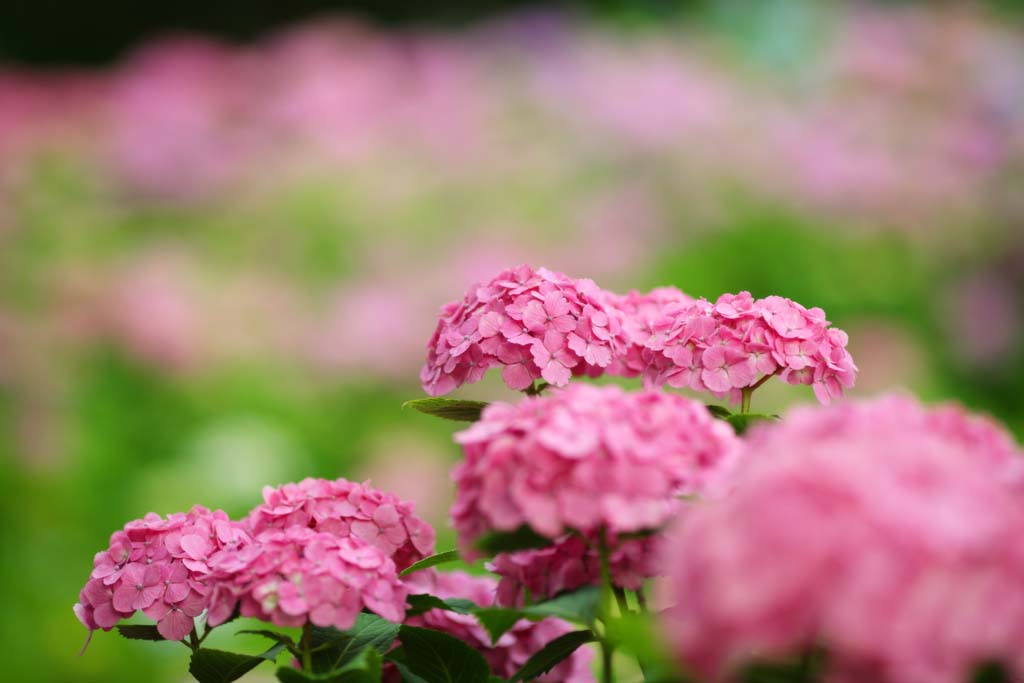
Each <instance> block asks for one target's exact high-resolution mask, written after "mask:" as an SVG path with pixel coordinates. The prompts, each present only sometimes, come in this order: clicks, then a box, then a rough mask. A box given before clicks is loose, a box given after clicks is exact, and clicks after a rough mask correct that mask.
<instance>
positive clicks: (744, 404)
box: [740, 370, 778, 413]
mask: <svg viewBox="0 0 1024 683" xmlns="http://www.w3.org/2000/svg"><path fill="white" fill-rule="evenodd" d="M777 374H778V371H777V370H776V371H775V372H773V373H771V374H770V375H765V376H764V377H762V378H761V379H759V380H757V381H756V382H754V383H753V384H751V385H750V386H749V387H746V388H744V389H742V394H743V398H742V400H741V403H740V412H741V413H749V412H750V397H751V396H753V395H754V391H756V390H757V388H758V387H759V386H761V385H762V384H764V383H765V382H767V381H768V380H770V379H771V378H772V377H774V376H775V375H777Z"/></svg>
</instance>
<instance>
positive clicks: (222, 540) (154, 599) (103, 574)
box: [75, 506, 252, 640]
mask: <svg viewBox="0 0 1024 683" xmlns="http://www.w3.org/2000/svg"><path fill="white" fill-rule="evenodd" d="M251 541H252V539H251V537H250V536H249V534H248V533H247V532H246V530H245V529H244V528H243V526H242V525H241V524H239V523H238V522H232V521H231V520H229V519H228V516H227V514H226V513H224V512H222V511H220V510H217V511H215V512H211V511H210V510H207V509H206V508H203V507H200V506H196V507H194V508H192V510H191V511H189V512H187V513H177V514H172V515H168V516H167V518H166V519H164V518H163V517H160V516H159V515H156V514H153V513H150V514H148V515H146V516H145V517H143V518H142V519H138V520H135V521H132V522H129V523H128V524H126V525H125V526H124V528H123V529H122V530H121V531H117V532H114V534H112V535H111V537H110V545H109V547H108V548H107V549H106V550H104V551H102V552H99V553H97V554H96V557H95V559H94V560H93V570H92V573H91V574H90V578H89V581H88V582H87V583H86V584H85V587H84V588H83V589H82V591H81V593H80V595H79V602H78V604H76V605H75V614H76V615H77V616H78V618H79V620H80V621H81V622H82V623H83V624H84V625H85V627H86V628H88V629H89V630H90V631H93V630H96V629H103V630H105V631H109V630H110V629H112V628H113V627H114V625H115V624H117V623H118V622H119V621H121V620H122V619H127V618H129V617H130V616H132V615H133V614H134V613H135V612H136V611H140V610H141V611H142V612H144V613H145V614H146V615H147V616H149V617H150V618H151V619H153V620H155V621H156V623H157V629H158V630H159V632H160V635H162V636H163V637H164V638H166V639H168V640H180V639H182V638H184V637H185V636H187V635H188V634H189V633H190V632H191V631H192V627H193V623H194V618H195V617H197V616H199V614H200V613H202V611H203V610H204V609H206V607H207V604H208V602H209V594H210V590H211V585H210V579H211V572H212V569H211V567H210V564H209V561H210V557H211V556H212V555H214V554H217V553H223V552H236V551H240V550H242V549H244V548H246V547H248V546H249V545H250V544H251Z"/></svg>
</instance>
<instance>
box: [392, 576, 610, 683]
mask: <svg viewBox="0 0 1024 683" xmlns="http://www.w3.org/2000/svg"><path fill="white" fill-rule="evenodd" d="M406 582H407V583H408V584H409V587H410V592H413V593H429V594H431V595H436V596H437V597H439V598H442V599H445V600H447V599H451V598H464V599H467V600H472V601H473V602H474V603H476V604H477V605H478V606H480V607H490V606H492V605H494V602H495V600H494V597H495V590H496V582H495V580H494V579H492V578H490V577H487V576H470V575H469V574H466V573H465V572H444V573H441V572H435V571H433V570H425V571H422V572H417V573H416V574H413V575H411V576H410V577H409V578H408V579H407V580H406ZM405 623H406V624H409V625H411V626H420V627H424V628H431V629H434V630H437V631H442V632H444V633H448V634H449V635H452V636H455V637H456V638H458V639H459V640H461V641H462V642H464V643H466V644H468V645H470V646H472V647H474V648H475V649H477V650H479V651H480V653H481V654H483V656H484V658H485V659H486V660H487V662H488V664H490V667H491V672H492V673H493V674H494V675H495V676H499V677H501V678H504V679H511V678H512V677H513V676H514V675H515V673H516V672H517V671H519V669H520V668H521V667H522V666H523V665H524V664H525V663H526V661H527V660H528V659H529V658H530V657H531V656H532V655H533V654H535V653H537V652H539V651H540V649H541V648H543V647H544V646H545V645H547V644H548V643H549V642H551V641H552V640H554V639H555V638H558V637H559V636H563V635H565V634H566V633H569V632H571V631H573V630H575V629H574V628H573V627H572V625H570V624H569V623H567V622H565V621H562V620H561V619H555V618H548V619H543V620H541V621H538V622H533V621H528V620H526V619H522V620H520V621H518V622H516V623H515V625H513V626H512V628H510V629H509V630H508V631H506V632H505V633H504V634H502V636H501V637H500V638H499V639H498V641H497V642H496V643H492V642H491V637H490V635H489V634H488V633H487V631H486V630H485V629H484V628H483V626H481V625H480V622H479V621H477V618H476V617H474V616H472V615H468V614H459V613H456V612H450V611H447V610H441V609H435V610H430V611H428V612H424V613H423V614H421V615H417V616H413V617H409V618H408V619H406V621H405ZM592 657H593V652H592V651H591V650H589V649H588V648H580V649H578V650H576V651H575V652H574V653H573V654H572V655H571V656H570V657H568V658H567V659H565V660H564V661H562V662H560V663H559V664H557V665H556V666H555V667H554V668H552V669H551V671H549V672H548V673H546V674H544V675H542V676H540V677H539V678H536V679H533V680H536V681H539V683H593V680H594V677H593V673H592V672H591V665H590V661H591V659H592ZM397 673H398V672H397V671H393V672H392V673H391V675H390V678H385V680H386V681H388V682H389V683H398V681H400V680H401V679H400V677H399V676H398V675H397Z"/></svg>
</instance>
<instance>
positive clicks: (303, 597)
mask: <svg viewBox="0 0 1024 683" xmlns="http://www.w3.org/2000/svg"><path fill="white" fill-rule="evenodd" d="M211 565H212V566H213V568H214V570H215V572H216V582H215V584H214V590H213V594H212V596H211V598H210V612H209V616H208V623H209V624H210V625H211V626H216V625H218V624H220V623H223V622H224V621H226V620H227V619H228V618H229V617H230V616H231V615H232V614H233V613H234V611H235V609H236V608H237V609H238V610H239V612H240V613H241V615H242V616H245V617H256V618H258V619H261V620H263V621H269V622H270V623H272V624H276V625H278V626H302V625H303V624H305V623H306V622H307V621H309V622H310V623H312V624H314V625H316V626H334V627H335V628H339V629H347V628H351V627H352V625H353V624H354V623H355V619H356V615H357V614H359V612H361V611H362V610H363V608H364V607H365V608H366V609H369V610H371V611H373V612H376V613H377V614H379V615H380V616H382V617H384V618H385V619H390V620H392V621H401V620H402V618H403V617H404V616H405V597H406V589H405V587H404V586H403V585H402V583H401V582H400V581H399V580H398V574H397V570H396V569H395V563H394V562H393V561H392V560H391V558H389V557H388V556H387V555H386V554H385V553H384V552H383V551H381V550H380V549H379V548H377V547H376V546H373V545H371V544H370V543H368V542H366V541H364V540H362V539H360V538H357V537H339V536H336V535H334V534H331V533H328V532H320V531H314V530H313V529H310V528H308V527H306V526H290V527H287V528H285V529H280V530H279V529H271V530H268V531H264V532H263V533H261V534H260V535H259V536H257V537H256V543H255V544H253V545H251V546H248V547H247V548H244V549H242V550H241V551H240V552H222V553H218V554H217V555H215V556H214V557H213V558H212V560H211Z"/></svg>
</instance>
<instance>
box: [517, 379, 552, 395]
mask: <svg viewBox="0 0 1024 683" xmlns="http://www.w3.org/2000/svg"><path fill="white" fill-rule="evenodd" d="M549 386H551V385H550V384H548V383H547V382H540V383H539V384H531V385H530V386H528V387H526V388H525V389H523V393H524V394H526V395H527V396H540V395H541V392H543V391H544V390H545V389H547V388H548V387H549Z"/></svg>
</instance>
